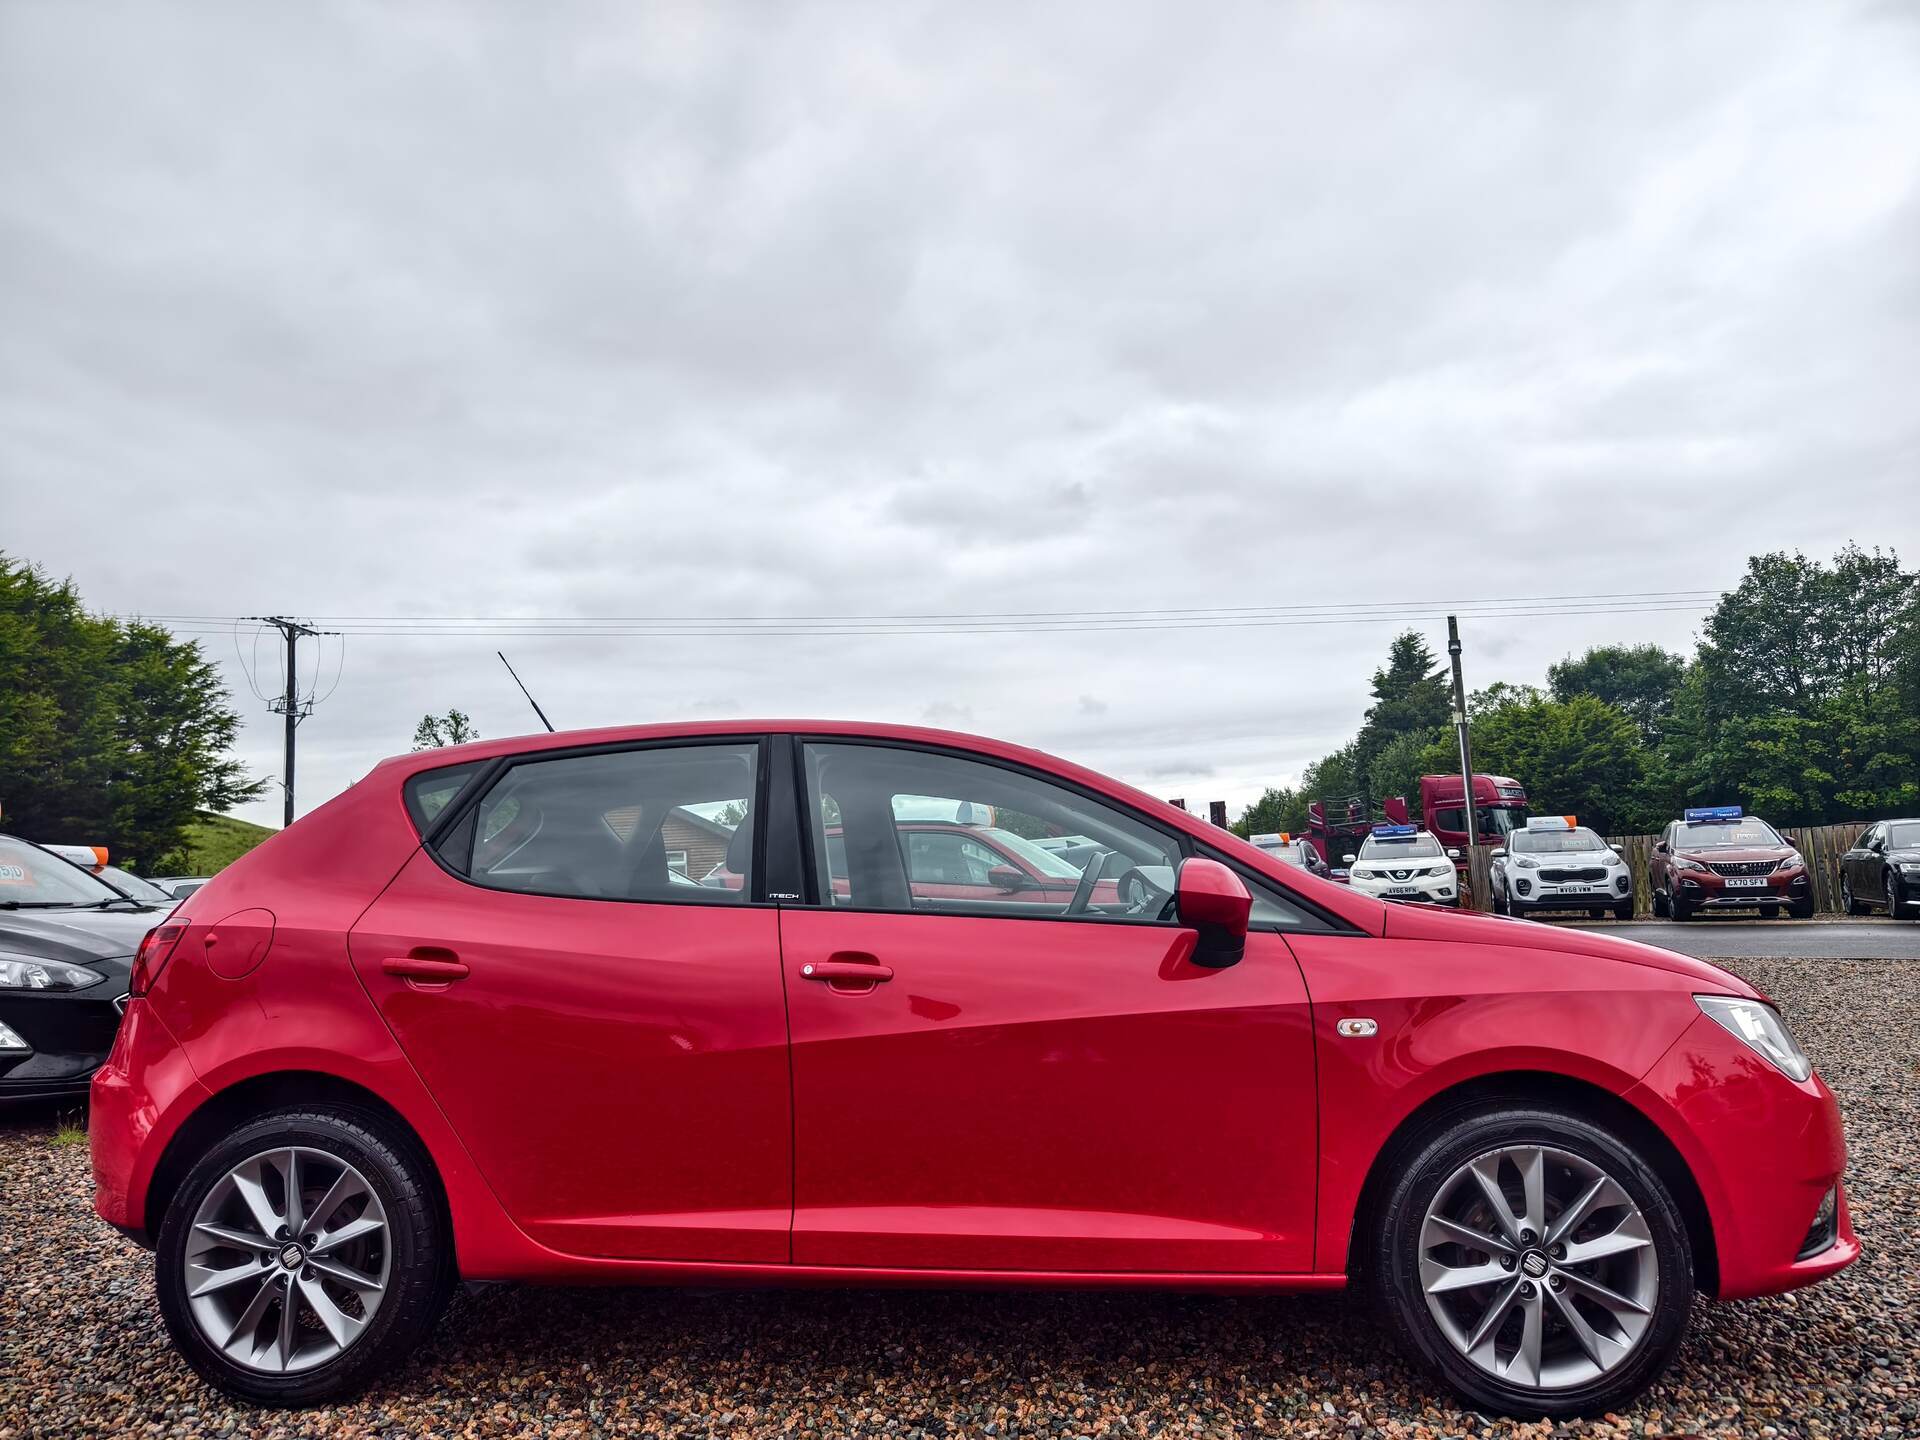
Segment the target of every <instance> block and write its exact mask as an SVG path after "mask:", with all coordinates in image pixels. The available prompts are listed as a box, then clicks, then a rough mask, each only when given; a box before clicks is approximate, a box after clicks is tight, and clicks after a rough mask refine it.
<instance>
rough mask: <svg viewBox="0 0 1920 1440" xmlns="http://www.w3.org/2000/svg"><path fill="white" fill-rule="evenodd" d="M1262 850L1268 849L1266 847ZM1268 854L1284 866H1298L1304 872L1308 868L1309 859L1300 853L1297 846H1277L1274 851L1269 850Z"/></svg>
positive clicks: (1262, 847)
mask: <svg viewBox="0 0 1920 1440" xmlns="http://www.w3.org/2000/svg"><path fill="white" fill-rule="evenodd" d="M1260 848H1261V849H1263V850H1265V849H1266V847H1265V846H1264V845H1263V846H1261V847H1260ZM1267 853H1268V854H1269V855H1271V856H1273V858H1274V859H1276V860H1278V861H1279V862H1280V863H1281V864H1282V865H1297V866H1299V867H1300V868H1301V869H1302V870H1304V869H1306V868H1307V857H1306V856H1305V855H1303V854H1302V853H1301V852H1300V848H1299V847H1298V846H1296V845H1280V846H1275V847H1274V848H1273V849H1271V850H1267Z"/></svg>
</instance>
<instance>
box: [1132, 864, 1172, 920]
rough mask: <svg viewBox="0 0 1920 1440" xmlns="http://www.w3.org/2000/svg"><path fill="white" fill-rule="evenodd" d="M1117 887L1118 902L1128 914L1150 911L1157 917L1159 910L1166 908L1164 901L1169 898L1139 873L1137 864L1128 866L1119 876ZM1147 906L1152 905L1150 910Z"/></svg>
mask: <svg viewBox="0 0 1920 1440" xmlns="http://www.w3.org/2000/svg"><path fill="white" fill-rule="evenodd" d="M1119 888H1120V903H1121V904H1122V905H1124V906H1125V907H1126V912H1127V914H1129V915H1146V914H1149V913H1151V914H1152V915H1153V916H1154V918H1156V919H1157V918H1159V914H1160V911H1162V910H1164V909H1165V908H1166V903H1167V901H1168V900H1169V899H1170V898H1171V897H1170V896H1169V895H1168V894H1167V893H1166V892H1165V891H1163V890H1162V889H1161V888H1160V887H1159V886H1158V885H1156V884H1154V883H1153V881H1151V880H1149V879H1148V878H1147V877H1146V876H1145V875H1143V874H1141V873H1140V867H1139V866H1137V865H1132V866H1129V867H1128V868H1127V869H1126V871H1125V872H1124V873H1123V874H1122V875H1121V876H1120V887H1119ZM1149 907H1152V908H1151V911H1149Z"/></svg>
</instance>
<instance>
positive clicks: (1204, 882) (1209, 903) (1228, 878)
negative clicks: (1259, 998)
mask: <svg viewBox="0 0 1920 1440" xmlns="http://www.w3.org/2000/svg"><path fill="white" fill-rule="evenodd" d="M1174 906H1175V909H1176V911H1177V912H1178V914H1179V917H1180V923H1181V924H1182V925H1187V926H1190V927H1192V928H1193V929H1195V930H1198V931H1199V932H1200V943H1199V944H1198V945H1197V946H1196V947H1195V948H1194V952H1193V963H1194V964H1196V965H1202V966H1205V967H1206V968H1207V969H1209V970H1224V969H1225V968H1226V967H1227V966H1229V965H1234V964H1238V963H1239V961H1240V958H1241V957H1242V956H1244V955H1245V954H1246V953H1247V918H1248V917H1249V916H1250V915H1251V914H1252V913H1253V896H1252V895H1251V894H1249V893H1248V891H1247V887H1246V885H1245V884H1244V883H1242V881H1241V879H1240V877H1239V876H1238V875H1236V874H1234V873H1233V871H1231V870H1229V869H1228V868H1227V867H1226V866H1224V865H1222V864H1221V863H1220V862H1219V861H1218V860H1208V859H1206V858H1205V857H1204V856H1199V855H1195V856H1193V857H1191V858H1190V859H1187V860H1185V861H1182V862H1181V865H1180V874H1179V878H1178V879H1177V880H1176V881H1175V883H1174Z"/></svg>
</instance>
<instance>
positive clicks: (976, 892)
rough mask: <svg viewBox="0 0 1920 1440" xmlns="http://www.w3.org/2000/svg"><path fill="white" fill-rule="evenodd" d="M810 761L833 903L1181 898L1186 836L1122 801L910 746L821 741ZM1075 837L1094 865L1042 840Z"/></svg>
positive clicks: (1157, 904) (1110, 902) (1044, 903)
mask: <svg viewBox="0 0 1920 1440" xmlns="http://www.w3.org/2000/svg"><path fill="white" fill-rule="evenodd" d="M806 772H807V786H808V813H809V815H810V817H811V827H812V830H811V837H810V839H811V848H812V853H813V864H814V878H815V884H816V886H817V889H818V894H819V898H820V900H821V901H822V903H825V904H831V905H847V906H854V907H857V908H860V909H878V910H922V911H934V912H949V913H957V914H979V913H982V912H986V913H994V914H1000V915H1014V916H1023V917H1029V918H1044V917H1049V916H1065V915H1073V916H1076V917H1083V918H1086V919H1097V920H1134V921H1152V920H1158V919H1161V918H1162V917H1163V916H1164V915H1166V914H1167V913H1168V912H1169V910H1170V904H1169V902H1170V901H1171V898H1172V891H1173V876H1174V871H1175V869H1176V867H1177V866H1178V865H1179V862H1180V856H1181V850H1180V844H1179V841H1178V840H1177V839H1175V838H1174V837H1172V836H1170V835H1168V834H1166V833H1164V832H1162V831H1160V830H1157V829H1155V828H1154V827H1153V826H1151V825H1149V824H1147V823H1146V822H1145V821H1144V820H1142V819H1141V818H1139V817H1137V816H1135V815H1133V814H1131V813H1130V812H1128V811H1125V810H1122V809H1120V808H1119V807H1117V806H1112V805H1108V804H1106V803H1104V802H1102V801H1098V800H1094V799H1090V798H1089V797H1087V796H1084V795H1081V794H1079V793H1078V792H1077V791H1073V790H1069V789H1067V788H1066V787H1064V786H1060V785H1055V784H1052V783H1050V782H1048V781H1046V780H1042V779H1039V778H1038V777H1036V776H1033V775H1030V774H1027V773H1026V772H1024V771H1019V770H1014V769H1011V768H1006V767H1002V766H998V765H993V764H989V763H986V762H984V761H977V760H970V759H965V758H962V757H959V756H954V755H947V754H941V753H937V752H932V751H924V750H913V749H907V748H904V747H898V746H883V745H858V744H827V743H821V744H811V745H808V746H807V747H806ZM1067 836H1071V837H1073V838H1074V839H1075V840H1076V842H1079V844H1077V845H1076V847H1075V850H1076V855H1078V854H1080V853H1081V851H1082V847H1083V846H1084V847H1085V849H1084V863H1083V864H1082V863H1074V862H1073V861H1070V860H1069V859H1068V858H1066V857H1065V856H1063V855H1060V854H1057V853H1055V852H1052V851H1049V850H1046V849H1044V848H1042V847H1041V846H1040V845H1038V844H1036V843H1034V842H1037V841H1042V840H1049V839H1058V838H1062V837H1067Z"/></svg>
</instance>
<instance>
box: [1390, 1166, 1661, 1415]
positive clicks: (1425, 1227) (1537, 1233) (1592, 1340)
mask: <svg viewBox="0 0 1920 1440" xmlns="http://www.w3.org/2000/svg"><path fill="white" fill-rule="evenodd" d="M1419 1259H1420V1288H1421V1291H1422V1292H1423V1294H1424V1296H1425V1299H1426V1303H1427V1310H1428V1312H1429V1313H1430V1314H1431V1315H1432V1317H1433V1320H1434V1323H1435V1324H1436V1325H1437V1326H1438V1327H1439V1329H1440V1331H1441V1333H1442V1334H1443V1335H1444V1336H1445V1337H1446V1339H1447V1341H1448V1342H1449V1343H1450V1344H1451V1345H1452V1346H1453V1347H1454V1349H1455V1350H1457V1351H1458V1352H1459V1353H1460V1354H1461V1355H1462V1356H1463V1357H1465V1358H1466V1360H1467V1361H1468V1362H1469V1363H1470V1364H1472V1365H1474V1366H1475V1367H1477V1368H1478V1369H1480V1370H1482V1371H1484V1372H1486V1373H1487V1374H1488V1375H1491V1376H1493V1377H1495V1378H1496V1379H1498V1380H1501V1381H1503V1382H1505V1383H1507V1384H1510V1385H1522V1386H1528V1387H1533V1388H1537V1389H1543V1390H1557V1389H1566V1388H1569V1387H1572V1386H1577V1385H1585V1384H1589V1383H1591V1382H1593V1381H1595V1380H1597V1379H1599V1378H1600V1377H1602V1376H1604V1375H1606V1374H1608V1373H1609V1372H1611V1371H1613V1370H1615V1369H1617V1368H1618V1367H1619V1366H1620V1365H1621V1364H1622V1363H1624V1362H1625V1361H1626V1360H1627V1358H1628V1357H1629V1356H1631V1355H1632V1354H1633V1353H1634V1352H1635V1350H1636V1349H1637V1348H1638V1347H1639V1345H1640V1343H1641V1341H1642V1340H1643V1339H1644V1338H1645V1337H1646V1334H1647V1332H1648V1330H1649V1328H1650V1327H1651V1325H1652V1322H1653V1313H1654V1309H1655V1305H1656V1302H1657V1300H1658V1298H1659V1293H1660V1267H1659V1260H1658V1257H1657V1255H1656V1252H1655V1249H1654V1244H1653V1235H1652V1232H1651V1230H1650V1229H1649V1227H1648V1224H1647V1219H1646V1216H1645V1215H1644V1214H1642V1213H1641V1210H1640V1207H1639V1205H1638V1204H1636V1203H1635V1201H1634V1200H1633V1198H1632V1196H1631V1195H1629V1194H1628V1193H1627V1191H1626V1189H1625V1188H1624V1187H1623V1186H1622V1185H1621V1184H1620V1183H1619V1182H1618V1181H1617V1180H1615V1179H1614V1178H1613V1177H1612V1176H1611V1175H1609V1174H1608V1173H1607V1172H1606V1171H1605V1170H1603V1169H1602V1168H1601V1167H1600V1166H1598V1165H1596V1164H1595V1163H1594V1162H1593V1161H1591V1160H1588V1159H1586V1158H1584V1157H1583V1156H1580V1155H1575V1154H1573V1153H1572V1152H1570V1151H1566V1150H1560V1149H1556V1148H1552V1147H1549V1146H1543V1145H1515V1146H1507V1147H1504V1148H1501V1149H1498V1150H1490V1151H1487V1152H1486V1153H1484V1154H1482V1155H1479V1156H1476V1157H1475V1158H1474V1159H1472V1160H1469V1161H1468V1162H1467V1163H1466V1164H1464V1165H1462V1166H1460V1167H1459V1168H1458V1169H1457V1170H1455V1171H1454V1172H1453V1174H1451V1175H1450V1176H1448V1177H1447V1179H1446V1181H1445V1182H1444V1183H1443V1184H1442V1185H1441V1186H1440V1188H1439V1190H1438V1191H1437V1192H1436V1193H1435V1195H1434V1198H1433V1203H1432V1204H1431V1205H1429V1206H1428V1207H1427V1212H1426V1217H1425V1219H1424V1221H1423V1222H1422V1224H1421V1228H1420V1256H1419Z"/></svg>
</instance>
